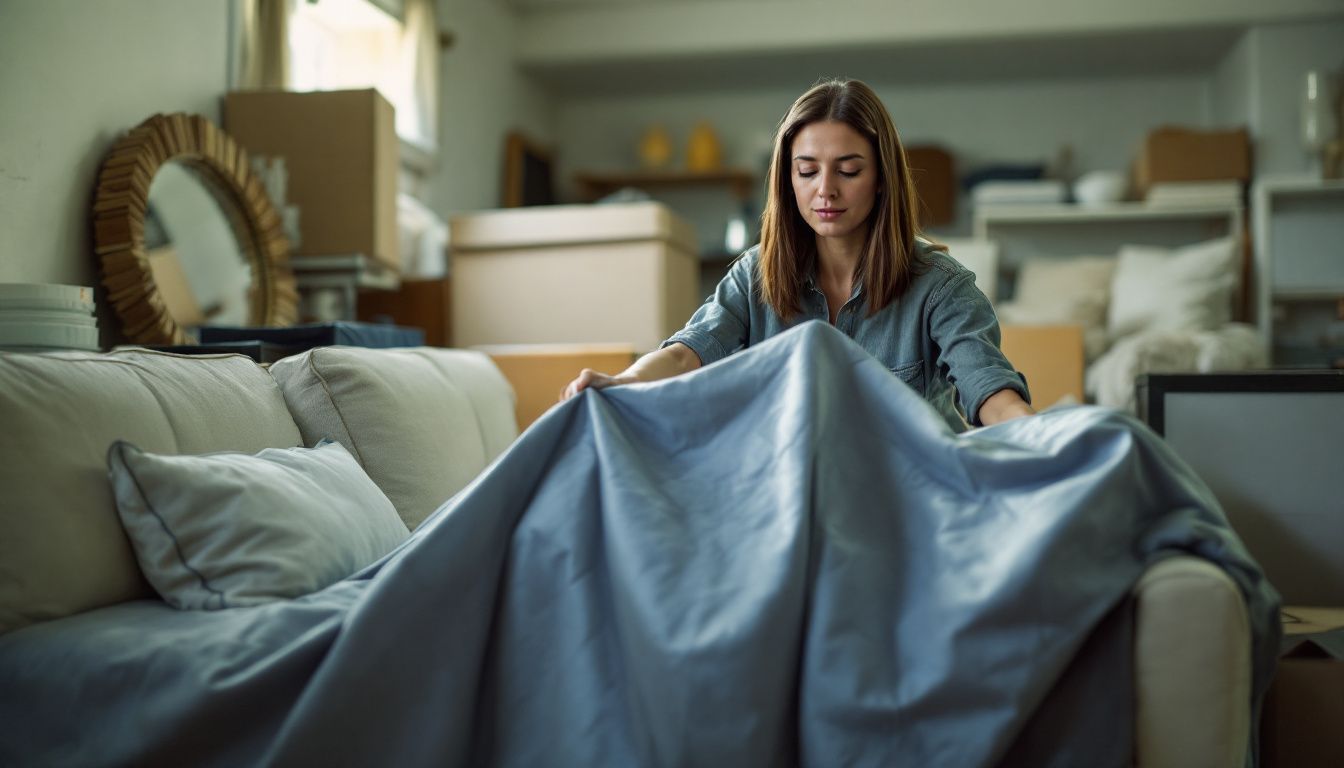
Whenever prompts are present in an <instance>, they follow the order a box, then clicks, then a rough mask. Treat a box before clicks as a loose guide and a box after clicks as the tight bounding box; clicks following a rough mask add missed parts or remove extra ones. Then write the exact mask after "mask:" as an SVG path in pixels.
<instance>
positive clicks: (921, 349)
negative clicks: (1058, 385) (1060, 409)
mask: <svg viewBox="0 0 1344 768" xmlns="http://www.w3.org/2000/svg"><path fill="white" fill-rule="evenodd" d="M758 253H759V247H757V248H752V249H751V250H749V251H747V252H746V253H744V254H742V256H741V257H739V258H738V259H737V261H735V262H733V265H732V266H731V267H730V268H729V269H728V274H727V275H726V276H725V277H724V278H723V280H722V281H721V282H720V283H719V286H718V288H717V289H715V291H714V295H712V296H710V297H709V298H707V299H706V300H705V303H704V304H703V305H701V307H700V309H698V310H696V312H695V314H694V315H692V316H691V319H690V322H688V323H686V327H685V328H683V329H682V330H680V331H678V332H677V333H675V334H673V336H672V337H671V338H669V339H668V340H667V341H665V342H663V345H662V346H664V347H666V346H667V345H669V344H672V343H675V342H681V343H682V344H685V345H686V346H688V347H690V348H691V349H692V350H693V351H694V352H695V354H696V355H698V356H699V357H700V362H701V363H703V364H704V365H709V364H710V363H713V362H716V361H718V360H721V359H723V358H725V357H727V356H728V355H730V354H732V353H733V352H736V351H737V350H739V349H743V348H745V347H749V346H751V345H753V344H758V343H760V342H762V341H764V340H766V339H768V338H770V337H771V336H774V335H775V334H777V333H779V332H781V331H784V330H787V329H789V328H791V327H793V326H795V325H799V324H801V323H805V322H808V321H811V320H820V321H822V322H829V321H830V314H829V312H828V308H827V306H826V297H825V296H824V295H823V294H822V292H821V289H820V288H818V287H817V285H816V282H815V279H814V278H809V279H808V281H807V285H806V288H805V290H804V292H803V311H802V313H801V314H800V315H798V316H797V317H795V318H793V320H792V321H789V322H786V321H784V320H783V319H782V318H781V317H780V316H779V315H777V314H775V312H774V310H772V309H770V307H769V306H768V305H766V304H765V302H764V301H762V300H761V298H760V294H759V290H758V288H757V282H758V280H757V258H758ZM867 314H868V309H867V301H866V299H865V298H864V291H863V285H862V284H861V283H860V284H856V285H855V286H854V292H853V294H852V295H851V296H850V298H849V301H848V302H846V303H845V305H844V307H843V308H841V310H840V312H839V314H838V315H837V317H836V320H835V326H836V328H837V329H839V330H840V331H841V332H843V333H844V334H845V335H847V336H849V337H850V338H852V339H854V340H855V341H857V342H858V343H859V345H860V346H862V347H863V348H864V349H865V350H867V351H868V354H870V355H872V356H873V357H876V358H877V359H878V360H879V361H881V362H882V364H883V365H885V366H886V367H887V368H888V369H889V370H890V371H891V372H892V373H894V374H895V375H896V376H898V377H900V379H901V381H903V382H905V383H906V384H908V385H909V386H910V387H911V388H912V389H914V390H915V391H916V392H918V393H919V394H920V395H923V397H924V399H925V400H927V401H928V402H929V403H930V404H932V405H933V407H934V408H935V409H937V410H938V412H939V413H940V414H942V416H943V418H944V419H946V420H947V423H948V424H949V425H950V426H951V427H952V429H953V430H954V431H957V432H960V431H963V430H965V429H966V423H967V421H969V422H970V423H971V424H972V425H975V426H980V420H979V412H980V405H981V404H982V403H984V401H985V400H986V399H987V398H988V397H989V396H990V395H992V394H994V393H995V392H998V391H999V390H1001V389H1012V390H1016V391H1017V392H1018V394H1020V395H1022V398H1023V399H1024V400H1027V401H1028V402H1030V400H1031V396H1030V394H1029V392H1028V390H1027V380H1026V377H1024V376H1022V374H1020V373H1018V372H1016V371H1015V370H1014V369H1013V366H1012V364H1011V363H1009V362H1008V359H1007V358H1005V357H1004V356H1003V353H1002V352H1001V351H999V321H998V318H996V317H995V316H994V309H993V308H992V307H991V306H990V304H989V300H988V299H986V298H985V295H984V294H983V293H981V292H980V289H978V288H976V287H975V275H974V273H972V272H971V271H970V270H968V269H966V268H965V267H963V266H962V265H961V264H959V263H957V262H956V260H954V259H953V258H952V257H950V256H948V255H947V254H946V253H944V252H943V251H939V250H935V249H933V248H932V247H930V246H929V245H928V244H927V243H924V242H922V241H921V242H920V251H919V258H918V259H917V267H916V276H915V279H914V282H913V283H911V285H910V288H909V289H908V290H907V291H906V293H905V294H904V295H903V296H901V297H900V298H898V299H897V300H896V301H894V302H892V303H891V304H889V305H887V306H886V307H885V308H883V309H882V311H881V312H878V313H877V314H875V315H873V316H872V317H868V316H867Z"/></svg>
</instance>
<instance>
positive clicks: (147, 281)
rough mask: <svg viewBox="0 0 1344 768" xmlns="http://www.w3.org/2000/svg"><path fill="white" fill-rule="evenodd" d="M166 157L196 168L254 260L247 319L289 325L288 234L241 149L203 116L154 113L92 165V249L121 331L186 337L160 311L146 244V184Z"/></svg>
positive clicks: (294, 307)
mask: <svg viewBox="0 0 1344 768" xmlns="http://www.w3.org/2000/svg"><path fill="white" fill-rule="evenodd" d="M170 161H173V162H178V163H181V164H183V165H185V166H187V167H188V168H190V169H192V170H193V171H195V172H196V175H197V176H198V177H200V178H201V179H202V181H203V182H204V183H205V185H206V186H207V187H208V188H209V189H210V192H211V193H212V194H213V195H214V197H215V199H216V200H217V201H219V203H220V208H221V209H222V210H223V212H224V214H225V216H226V217H227V218H228V219H229V222H230V224H231V225H232V227H233V231H234V236H235V238H236V239H237V241H238V243H239V245H240V247H241V249H242V251H243V257H244V258H245V260H246V261H247V263H248V264H249V265H250V266H251V268H252V282H251V285H250V287H249V288H248V322H249V324H251V325H254V326H286V325H293V324H294V322H295V320H296V319H297V318H298V306H299V295H298V291H297V290H296V288H295V281H294V273H293V271H292V270H291V269H290V267H289V241H288V239H287V238H286V237H285V234H284V229H283V227H282V225H281V221H280V215H279V214H278V213H277V212H276V210H275V207H274V206H273V205H272V204H271V201H270V198H269V197H268V196H267V194H266V189H265V187H264V186H263V185H262V183H261V179H260V178H259V177H258V176H257V175H256V174H255V173H254V172H253V171H252V166H251V164H250V163H249V161H248V156H247V151H246V150H244V149H243V148H242V147H241V146H239V145H238V143H237V142H235V141H234V140H233V139H232V138H231V137H230V136H229V135H228V134H227V133H225V132H224V131H222V130H220V129H219V128H218V127H216V126H215V124H214V123H212V122H210V120H208V119H206V118H205V117H203V116H201V115H191V114H186V113H182V112H178V113H173V114H169V115H164V114H156V115H153V116H151V117H149V118H147V119H146V120H145V121H144V122H142V123H140V124H139V125H137V126H136V127H134V128H132V129H131V130H130V131H129V132H127V134H126V135H125V136H123V137H122V138H121V139H120V140H119V141H117V143H116V144H114V145H113V146H112V149H111V150H110V151H109V152H108V154H107V157H106V158H105V159H104V160H103V165H102V170H101V171H100V172H99V174H98V187H97V190H96V192H95V194H94V201H93V241H94V254H95V255H96V256H97V257H98V259H99V261H100V263H101V265H102V271H103V286H104V288H106V290H107V300H108V301H109V302H110V303H111V304H112V307H113V308H114V309H115V310H116V313H117V316H118V317H119V318H120V320H121V326H122V334H123V335H124V336H125V337H126V339H127V340H128V341H130V342H131V343H134V344H188V343H191V342H192V339H191V337H190V336H188V334H187V329H186V328H185V327H183V326H182V325H181V324H180V323H179V322H178V321H177V320H176V319H175V318H174V317H173V316H172V315H171V314H169V313H168V310H167V306H166V305H165V304H164V301H163V296H162V294H161V293H160V292H159V288H158V286H157V285H155V283H154V275H153V273H152V272H151V271H150V263H149V256H148V253H147V251H146V249H145V214H146V211H147V210H148V208H149V187H150V184H151V183H152V182H153V180H154V174H155V173H157V172H158V170H159V167H160V166H162V165H163V164H164V163H167V162H170Z"/></svg>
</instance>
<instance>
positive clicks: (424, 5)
mask: <svg viewBox="0 0 1344 768" xmlns="http://www.w3.org/2000/svg"><path fill="white" fill-rule="evenodd" d="M399 53H400V56H399V57H398V59H399V60H398V66H397V84H396V90H397V91H398V92H397V93H395V94H392V101H393V103H394V104H395V105H396V108H397V135H399V136H401V137H402V138H403V139H406V140H409V141H411V142H413V143H415V144H418V145H420V146H421V147H423V148H425V149H430V150H432V149H434V148H435V147H437V146H438V143H439V25H438V20H437V19H436V18H435V13H434V0H406V17H405V29H404V30H403V32H402V36H401V50H400V52H399Z"/></svg>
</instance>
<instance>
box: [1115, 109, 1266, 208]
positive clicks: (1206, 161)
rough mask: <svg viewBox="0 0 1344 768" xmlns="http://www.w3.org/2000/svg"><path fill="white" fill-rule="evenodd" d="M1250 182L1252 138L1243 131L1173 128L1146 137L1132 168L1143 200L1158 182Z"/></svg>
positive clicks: (1156, 130)
mask: <svg viewBox="0 0 1344 768" xmlns="http://www.w3.org/2000/svg"><path fill="white" fill-rule="evenodd" d="M1250 178H1251V137H1250V134H1249V133H1247V132H1246V129H1245V128H1238V129H1236V130H1231V131H1201V130H1194V129H1189V128H1179V127H1175V126H1163V127H1161V128H1156V129H1154V130H1153V131H1151V132H1150V133H1149V134H1148V137H1147V138H1146V139H1145V140H1144V142H1143V146H1142V147H1141V148H1140V150H1139V157H1138V160H1137V162H1136V163H1135V165H1134V186H1135V189H1136V190H1138V192H1139V196H1140V197H1143V196H1144V195H1145V194H1146V193H1147V191H1148V187H1149V186H1151V185H1152V184H1153V183H1154V182H1160V181H1219V180H1225V179H1234V180H1237V181H1243V182H1244V181H1247V180H1248V179H1250Z"/></svg>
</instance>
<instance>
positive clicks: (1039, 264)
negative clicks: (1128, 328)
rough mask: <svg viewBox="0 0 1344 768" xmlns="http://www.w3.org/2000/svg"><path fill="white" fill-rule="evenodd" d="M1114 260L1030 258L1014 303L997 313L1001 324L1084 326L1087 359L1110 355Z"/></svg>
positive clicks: (1018, 278)
mask: <svg viewBox="0 0 1344 768" xmlns="http://www.w3.org/2000/svg"><path fill="white" fill-rule="evenodd" d="M1114 273H1115V257H1114V256H1078V257H1074V258H1038V259H1027V260H1026V261H1025V262H1024V263H1023V264H1022V269H1021V270H1020V272H1019V273H1018V277H1017V284H1016V287H1015V288H1014V289H1013V300H1012V301H1009V302H1005V303H1003V304H1000V305H999V306H998V307H996V308H995V312H996V313H997V314H998V316H999V320H1000V321H1002V322H1005V323H1014V324H1017V325H1060V324H1062V325H1080V326H1082V327H1083V344H1084V347H1085V348H1086V349H1085V351H1086V356H1087V359H1088V360H1092V359H1094V358H1096V357H1097V356H1098V355H1100V354H1101V353H1102V352H1103V351H1105V346H1106V307H1107V304H1108V303H1109V301H1110V294H1111V279H1112V276H1113V275H1114Z"/></svg>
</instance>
